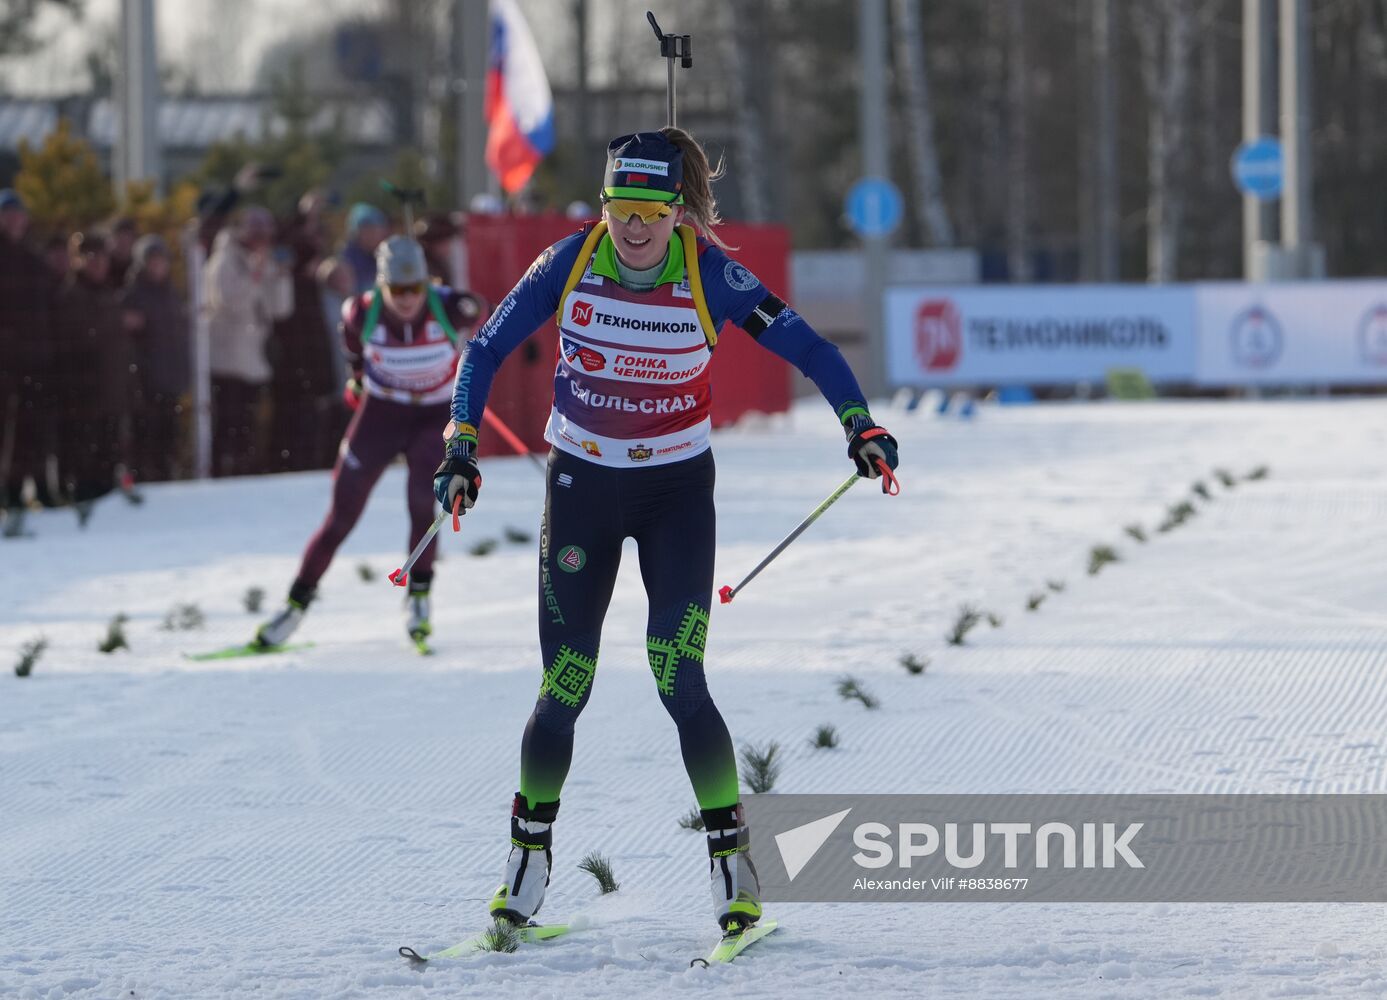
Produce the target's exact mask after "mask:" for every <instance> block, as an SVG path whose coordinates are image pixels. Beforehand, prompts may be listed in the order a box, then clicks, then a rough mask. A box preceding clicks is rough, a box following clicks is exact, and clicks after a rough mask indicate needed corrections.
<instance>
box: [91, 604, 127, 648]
mask: <svg viewBox="0 0 1387 1000" xmlns="http://www.w3.org/2000/svg"><path fill="white" fill-rule="evenodd" d="M129 620H130V617H129V616H128V615H126V614H124V613H122V614H118V615H116V616H115V617H114V618H112V619H111V622H110V624H109V625H107V626H106V638H104V639H102V640H101V641H100V642H99V643H97V644H96V648H97V649H99V650H100V651H101V652H103V653H114V652H115V651H116V650H118V649H129V648H130V643H128V642H126V640H125V623H126V622H128V621H129Z"/></svg>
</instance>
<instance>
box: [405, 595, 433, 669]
mask: <svg viewBox="0 0 1387 1000" xmlns="http://www.w3.org/2000/svg"><path fill="white" fill-rule="evenodd" d="M406 607H407V608H408V609H409V614H408V617H407V618H406V619H405V631H407V632H408V633H409V638H410V639H411V640H412V641H413V643H414V645H415V646H417V647H418V648H419V651H420V652H421V653H425V652H429V651H430V650H429V646H428V639H429V636H431V635H432V634H433V624H432V623H431V622H430V621H429V612H430V610H431V607H430V601H429V584H428V583H427V582H426V583H424V584H422V585H420V584H416V583H415V582H414V581H413V580H411V581H410V582H409V597H408V598H406Z"/></svg>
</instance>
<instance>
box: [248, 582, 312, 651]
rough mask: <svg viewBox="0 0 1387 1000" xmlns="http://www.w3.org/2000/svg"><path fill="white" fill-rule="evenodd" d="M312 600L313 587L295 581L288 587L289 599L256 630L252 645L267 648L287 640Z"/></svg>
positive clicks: (282, 643) (301, 619) (279, 644)
mask: <svg viewBox="0 0 1387 1000" xmlns="http://www.w3.org/2000/svg"><path fill="white" fill-rule="evenodd" d="M312 600H313V588H312V587H302V586H300V585H299V584H298V583H295V584H294V585H293V586H292V587H290V588H289V600H288V601H286V602H285V604H284V607H283V608H281V609H280V611H279V613H278V614H277V615H275V616H274V617H273V618H271V619H270V620H269V621H267V622H266V623H265V624H264V625H261V626H260V628H258V629H257V630H256V632H255V642H254V643H253V645H256V646H260V647H261V648H269V647H271V646H282V645H284V644H285V643H286V642H288V641H289V639H290V637H291V636H293V634H294V630H295V629H297V628H298V627H299V623H300V622H301V621H303V616H304V613H305V612H306V611H308V605H309V603H310V602H311V601H312Z"/></svg>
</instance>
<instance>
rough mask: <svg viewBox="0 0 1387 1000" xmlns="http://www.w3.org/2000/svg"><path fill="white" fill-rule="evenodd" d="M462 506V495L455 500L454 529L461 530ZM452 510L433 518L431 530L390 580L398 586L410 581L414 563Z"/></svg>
mask: <svg viewBox="0 0 1387 1000" xmlns="http://www.w3.org/2000/svg"><path fill="white" fill-rule="evenodd" d="M461 507H462V497H460V496H459V497H458V498H457V499H455V500H454V501H453V509H452V511H451V513H452V515H453V530H454V531H461V530H462V524H461V523H460V522H459V521H458V510H459V509H460V508H461ZM449 513H450V511H449V510H448V508H446V507H445V508H443V509H442V510H440V511H439V512H438V516H437V517H435V518H434V519H433V524H431V525H429V530H428V531H426V532H424V537H423V538H421V539H419V544H418V545H416V546H414V551H413V552H411V553H410V554H409V558H408V559H406V560H405V564H404V565H403V566H401V567H400V568H399V569H397V570H395V572H393V573H391V574H390V582H391V583H393V584H394V585H395V586H397V587H403V586H405V585H406V584H407V583H409V571H410V570H412V569H413V568H414V564H415V563H417V562H418V561H419V557H420V556H422V555H423V554H424V550H425V549H426V548H428V547H429V542H431V541H433V536H434V535H436V534H438V529H439V528H440V527H442V525H443V519H444V518H445V517H447V516H448V514H449Z"/></svg>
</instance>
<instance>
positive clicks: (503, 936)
mask: <svg viewBox="0 0 1387 1000" xmlns="http://www.w3.org/2000/svg"><path fill="white" fill-rule="evenodd" d="M519 949H520V931H519V930H518V929H516V926H515V924H513V923H511V922H510V921H509V920H493V921H492V922H491V926H490V927H488V928H487V929H486V930H484V931H482V935H481V937H479V938H477V950H478V951H494V952H501V953H504V954H510V953H511V952H513V951H518V950H519Z"/></svg>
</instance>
